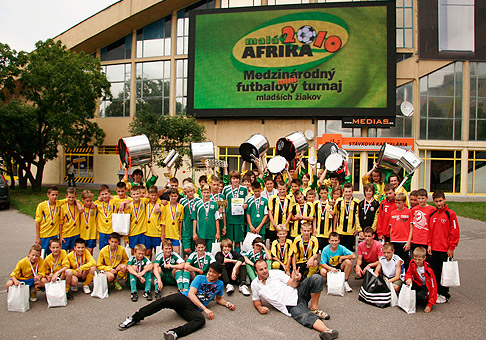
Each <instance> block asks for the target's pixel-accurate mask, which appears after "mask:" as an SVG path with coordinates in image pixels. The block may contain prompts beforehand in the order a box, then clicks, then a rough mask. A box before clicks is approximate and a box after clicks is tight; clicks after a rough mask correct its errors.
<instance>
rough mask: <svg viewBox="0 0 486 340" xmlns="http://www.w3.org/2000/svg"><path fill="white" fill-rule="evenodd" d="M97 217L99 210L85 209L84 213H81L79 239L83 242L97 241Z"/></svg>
mask: <svg viewBox="0 0 486 340" xmlns="http://www.w3.org/2000/svg"><path fill="white" fill-rule="evenodd" d="M97 215H98V210H96V209H91V208H86V207H84V208H83V212H81V213H79V217H78V218H79V237H81V238H82V239H83V240H96V239H97V238H98V237H97V236H98V235H97V232H98V230H97V221H96V219H97Z"/></svg>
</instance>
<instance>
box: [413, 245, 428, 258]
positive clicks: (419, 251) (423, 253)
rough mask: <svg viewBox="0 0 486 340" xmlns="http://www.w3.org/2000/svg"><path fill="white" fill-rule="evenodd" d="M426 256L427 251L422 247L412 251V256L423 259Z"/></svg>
mask: <svg viewBox="0 0 486 340" xmlns="http://www.w3.org/2000/svg"><path fill="white" fill-rule="evenodd" d="M426 255H427V251H426V250H425V248H424V247H417V248H415V249H414V250H413V256H417V257H425V256H426Z"/></svg>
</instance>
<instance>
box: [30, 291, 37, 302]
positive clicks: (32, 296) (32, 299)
mask: <svg viewBox="0 0 486 340" xmlns="http://www.w3.org/2000/svg"><path fill="white" fill-rule="evenodd" d="M36 301H37V293H36V291H35V290H33V291H31V292H30V302H36Z"/></svg>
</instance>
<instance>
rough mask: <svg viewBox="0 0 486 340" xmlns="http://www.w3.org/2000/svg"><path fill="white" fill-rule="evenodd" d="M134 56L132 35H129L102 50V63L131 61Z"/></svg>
mask: <svg viewBox="0 0 486 340" xmlns="http://www.w3.org/2000/svg"><path fill="white" fill-rule="evenodd" d="M131 56H132V35H131V34H129V35H127V36H126V37H124V38H121V39H119V40H117V41H115V42H114V43H111V44H110V45H108V46H106V47H103V48H102V49H101V56H100V60H101V61H108V60H119V59H130V58H131Z"/></svg>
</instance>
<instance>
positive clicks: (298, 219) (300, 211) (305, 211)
mask: <svg viewBox="0 0 486 340" xmlns="http://www.w3.org/2000/svg"><path fill="white" fill-rule="evenodd" d="M294 197H295V204H294V206H293V207H292V211H291V214H292V217H291V220H292V221H293V222H294V223H293V224H291V226H290V239H294V238H296V237H297V236H298V235H300V233H301V230H300V229H301V228H302V224H303V223H304V222H309V223H310V224H311V225H312V222H313V221H314V206H313V205H312V204H311V203H309V202H306V200H305V197H304V194H303V193H302V191H300V190H298V189H297V190H295V192H294ZM301 274H302V272H301Z"/></svg>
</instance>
